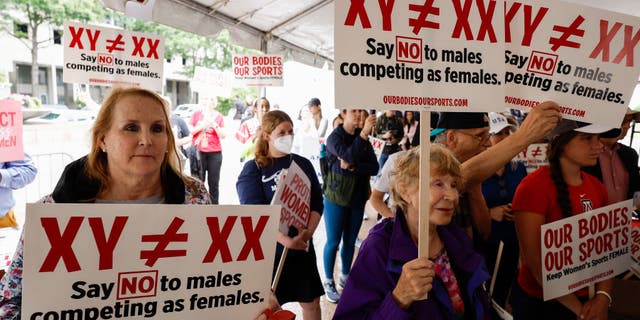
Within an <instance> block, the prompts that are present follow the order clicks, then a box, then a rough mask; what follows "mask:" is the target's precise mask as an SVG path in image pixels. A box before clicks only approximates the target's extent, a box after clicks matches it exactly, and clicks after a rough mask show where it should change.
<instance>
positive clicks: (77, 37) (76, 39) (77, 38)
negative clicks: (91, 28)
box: [69, 26, 84, 49]
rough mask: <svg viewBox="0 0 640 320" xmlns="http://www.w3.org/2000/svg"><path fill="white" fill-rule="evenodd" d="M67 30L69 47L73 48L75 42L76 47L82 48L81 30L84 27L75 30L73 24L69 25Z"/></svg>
mask: <svg viewBox="0 0 640 320" xmlns="http://www.w3.org/2000/svg"><path fill="white" fill-rule="evenodd" d="M69 31H71V44H69V48H73V47H75V46H76V44H77V45H78V49H84V47H83V46H82V31H84V28H82V27H81V28H80V29H78V31H76V28H75V27H74V26H69Z"/></svg>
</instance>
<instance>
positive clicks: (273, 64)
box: [233, 54, 284, 87]
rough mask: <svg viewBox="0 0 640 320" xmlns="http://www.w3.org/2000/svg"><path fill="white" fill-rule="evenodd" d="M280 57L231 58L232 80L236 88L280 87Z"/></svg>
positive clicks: (270, 55)
mask: <svg viewBox="0 0 640 320" xmlns="http://www.w3.org/2000/svg"><path fill="white" fill-rule="evenodd" d="M282 60H284V58H283V57H282V55H273V54H265V55H236V56H233V78H234V81H235V82H234V83H235V85H236V86H238V87H282V86H283V85H284V81H283V78H282V76H283V72H282V66H283V61H282Z"/></svg>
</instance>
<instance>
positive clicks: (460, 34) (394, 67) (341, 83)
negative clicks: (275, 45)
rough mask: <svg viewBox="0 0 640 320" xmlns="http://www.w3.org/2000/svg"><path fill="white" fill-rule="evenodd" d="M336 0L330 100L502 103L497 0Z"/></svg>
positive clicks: (443, 105)
mask: <svg viewBox="0 0 640 320" xmlns="http://www.w3.org/2000/svg"><path fill="white" fill-rule="evenodd" d="M409 2H410V3H408V4H407V2H406V1H395V2H394V1H336V2H335V22H334V23H335V24H334V27H335V32H334V35H335V37H334V38H335V87H336V93H335V95H336V108H354V109H355V108H357V109H370V108H372V107H373V108H381V109H405V110H422V111H428V110H431V111H465V112H473V111H497V112H499V111H501V110H503V109H504V106H503V103H502V97H503V96H504V87H503V86H502V83H503V79H504V67H505V66H504V63H503V60H502V57H503V56H504V41H503V38H504V35H503V30H504V27H503V25H504V22H503V16H504V15H503V10H504V9H503V7H504V2H503V1H482V0H479V1H448V0H433V1H409Z"/></svg>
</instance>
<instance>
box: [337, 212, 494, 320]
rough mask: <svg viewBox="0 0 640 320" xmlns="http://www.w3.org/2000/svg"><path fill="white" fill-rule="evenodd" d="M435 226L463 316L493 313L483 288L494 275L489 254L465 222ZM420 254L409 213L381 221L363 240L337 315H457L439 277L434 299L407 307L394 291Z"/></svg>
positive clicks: (398, 319)
mask: <svg viewBox="0 0 640 320" xmlns="http://www.w3.org/2000/svg"><path fill="white" fill-rule="evenodd" d="M436 230H437V232H438V234H439V235H440V238H441V239H442V241H443V242H444V247H445V250H446V251H447V254H448V255H449V258H450V261H451V266H452V268H453V270H454V272H455V275H456V279H457V280H458V284H459V285H460V290H461V292H462V293H463V296H464V297H463V298H464V303H465V316H464V319H490V309H489V308H490V306H489V298H488V295H487V293H486V291H485V290H484V288H483V284H484V282H485V281H487V280H489V273H488V272H487V270H486V267H485V264H484V260H483V259H482V257H481V256H480V255H479V254H477V253H476V252H475V251H473V249H472V242H471V239H470V238H469V236H468V235H467V234H466V233H465V232H464V230H463V229H461V228H460V227H458V226H456V225H455V224H452V223H451V224H449V225H447V226H441V227H437V229H436ZM417 257H418V248H417V247H416V245H415V244H414V243H413V241H412V240H411V237H410V236H409V231H408V229H407V222H406V220H405V218H404V214H402V213H401V212H400V211H398V213H397V214H396V217H395V223H394V220H392V219H386V220H384V221H382V222H380V223H378V224H377V225H376V226H375V227H373V229H371V231H370V232H369V236H368V237H367V239H366V240H365V241H364V242H363V243H362V246H361V248H360V251H359V252H358V258H357V259H356V261H355V263H354V265H353V268H352V269H351V272H350V273H349V280H348V281H347V284H346V286H345V288H344V291H343V292H342V296H341V297H340V303H339V304H338V308H337V309H336V313H335V316H334V318H333V319H394V320H401V319H417V318H420V319H426V318H425V317H427V316H428V319H454V313H453V307H452V306H451V301H450V300H449V295H448V293H447V289H446V288H445V286H444V283H443V282H442V280H440V279H439V278H437V277H436V278H434V280H433V289H432V290H431V291H430V292H429V299H427V300H422V301H418V302H414V303H413V304H412V305H411V307H409V309H407V310H402V309H400V308H399V307H398V305H397V304H396V303H395V301H394V300H393V298H392V297H391V292H392V291H393V289H394V288H395V286H396V284H397V283H398V279H399V278H400V274H401V273H402V266H403V265H404V264H405V263H406V262H409V261H411V260H413V259H415V258H417Z"/></svg>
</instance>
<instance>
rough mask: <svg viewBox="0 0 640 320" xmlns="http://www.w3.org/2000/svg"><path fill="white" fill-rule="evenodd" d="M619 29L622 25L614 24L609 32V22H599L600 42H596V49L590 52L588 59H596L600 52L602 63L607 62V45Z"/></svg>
mask: <svg viewBox="0 0 640 320" xmlns="http://www.w3.org/2000/svg"><path fill="white" fill-rule="evenodd" d="M621 27H622V23H620V22H616V23H615V24H614V25H613V28H611V30H609V21H607V20H600V41H598V44H597V45H596V47H595V48H594V49H593V51H591V54H590V55H589V58H591V59H595V58H597V57H598V55H599V54H600V52H602V61H604V62H607V61H609V45H610V44H611V40H613V38H614V37H615V36H616V34H617V33H618V30H620V28H621Z"/></svg>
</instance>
